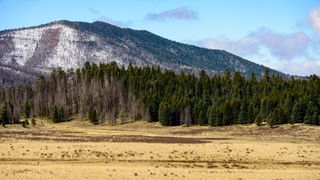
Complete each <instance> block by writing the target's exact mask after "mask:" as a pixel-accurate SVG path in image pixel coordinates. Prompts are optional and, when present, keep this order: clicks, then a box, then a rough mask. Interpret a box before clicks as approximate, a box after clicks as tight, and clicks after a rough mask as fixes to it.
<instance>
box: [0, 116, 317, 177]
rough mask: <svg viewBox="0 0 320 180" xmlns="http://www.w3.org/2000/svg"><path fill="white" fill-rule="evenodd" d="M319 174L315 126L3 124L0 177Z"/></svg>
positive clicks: (1, 131) (0, 143) (0, 138)
mask: <svg viewBox="0 0 320 180" xmlns="http://www.w3.org/2000/svg"><path fill="white" fill-rule="evenodd" d="M66 178H67V179H320V127H319V126H318V127H317V126H307V125H302V124H296V125H294V126H292V125H281V126H278V127H275V128H272V129H271V128H270V127H267V126H262V127H256V126H255V125H247V126H244V125H234V126H226V127H202V126H192V127H184V126H176V127H162V126H161V125H159V124H157V123H146V122H142V121H139V122H134V123H128V124H123V125H116V126H107V125H96V126H94V125H90V124H89V123H86V122H77V121H71V122H66V123H59V124H48V123H42V124H41V123H38V124H37V125H36V126H35V127H33V126H31V125H30V126H29V128H22V127H21V126H19V125H8V126H7V127H6V128H3V127H1V128H0V179H10V180H11V179H66Z"/></svg>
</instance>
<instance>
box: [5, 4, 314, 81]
mask: <svg viewBox="0 0 320 180" xmlns="http://www.w3.org/2000/svg"><path fill="white" fill-rule="evenodd" d="M61 19H66V20H73V21H86V22H93V21H95V20H101V21H106V22H109V23H112V24H115V25H118V26H121V27H129V28H133V29H145V30H148V31H150V32H153V33H155V34H158V35H160V36H163V37H165V38H168V39H172V40H175V41H179V42H183V43H188V44H193V45H197V46H202V47H206V48H212V49H225V50H227V51H230V52H232V53H235V54H237V55H240V56H242V57H245V58H247V59H249V60H251V61H254V62H256V63H259V64H264V65H267V66H269V67H272V68H275V69H278V70H280V71H283V72H285V73H290V74H297V75H310V74H318V75H320V51H319V50H318V51H319V52H318V51H317V49H319V47H320V0H267V1H259V0H241V1H240V0H219V1H218V0H104V1H103V0H82V1H81V0H0V30H4V29H11V28H18V27H27V26H33V25H39V24H44V23H47V22H51V21H55V20H61Z"/></svg>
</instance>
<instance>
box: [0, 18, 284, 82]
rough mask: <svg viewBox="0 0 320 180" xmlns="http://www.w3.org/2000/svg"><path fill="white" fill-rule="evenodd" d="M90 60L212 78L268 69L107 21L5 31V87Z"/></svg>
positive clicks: (1, 41) (1, 60) (1, 53)
mask: <svg viewBox="0 0 320 180" xmlns="http://www.w3.org/2000/svg"><path fill="white" fill-rule="evenodd" d="M86 61H90V62H94V63H97V64H98V63H108V62H111V61H115V62H117V63H118V65H120V66H122V65H124V66H127V65H128V64H129V63H131V64H132V65H135V66H159V67H160V68H162V69H169V70H173V71H185V72H193V73H198V72H199V71H200V70H201V69H204V70H206V71H207V72H208V74H211V75H212V74H222V73H223V72H224V71H225V70H226V69H228V70H229V71H230V72H235V71H240V72H242V73H243V74H244V75H247V76H248V75H251V73H255V74H256V75H257V76H258V77H259V76H261V74H262V72H263V71H264V69H265V68H266V67H264V66H262V65H258V64H256V63H253V62H250V61H248V60H246V59H243V58H241V57H239V56H236V55H233V54H231V53H228V52H226V51H223V50H210V49H206V48H200V47H196V46H192V45H186V44H182V43H178V42H175V41H171V40H168V39H165V38H162V37H160V36H157V35H155V34H152V33H150V32H148V31H144V30H133V29H129V28H119V27H117V26H113V25H111V24H108V23H104V22H93V23H85V22H70V21H55V22H51V23H48V24H44V25H40V26H35V27H29V28H21V29H13V30H5V31H1V32H0V75H1V76H0V85H4V86H7V85H11V84H13V83H17V82H30V81H32V80H33V79H34V78H35V77H37V76H38V75H47V74H49V73H50V71H51V70H52V69H54V68H57V67H62V68H63V69H65V70H67V69H71V68H74V69H75V68H79V67H81V66H82V65H83V64H84V62H86ZM269 70H270V73H271V74H280V75H282V76H285V75H284V74H283V73H281V72H278V71H275V70H272V69H269Z"/></svg>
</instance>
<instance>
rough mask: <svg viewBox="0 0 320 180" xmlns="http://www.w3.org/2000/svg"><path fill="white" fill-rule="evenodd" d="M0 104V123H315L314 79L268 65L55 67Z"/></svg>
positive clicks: (319, 101) (7, 93) (319, 116)
mask: <svg viewBox="0 0 320 180" xmlns="http://www.w3.org/2000/svg"><path fill="white" fill-rule="evenodd" d="M0 104H1V107H0V120H1V123H2V124H3V125H4V124H6V123H18V122H19V121H20V119H23V118H32V117H44V118H50V119H52V121H53V122H55V123H58V122H63V121H69V120H72V119H74V118H78V119H83V120H90V121H91V122H92V123H94V124H99V123H104V122H107V123H110V124H115V123H118V122H127V121H131V120H146V121H150V122H155V121H159V122H160V123H161V124H162V125H166V126H174V125H182V124H185V125H192V124H199V125H211V126H223V125H232V124H252V123H255V124H257V125H263V124H268V125H270V126H271V127H272V126H274V125H277V124H286V123H291V124H292V123H305V124H314V125H320V78H319V77H317V76H315V75H312V76H310V77H308V78H307V79H293V78H291V79H283V78H282V77H281V76H275V75H272V76H271V75H269V73H268V70H266V71H265V72H264V74H263V78H262V79H257V78H256V77H255V75H254V74H252V76H251V78H244V77H243V76H242V75H241V74H240V73H239V72H235V73H233V74H231V73H229V72H228V71H226V72H225V73H224V75H223V76H214V77H209V76H208V75H207V74H206V73H205V71H202V72H201V73H200V74H199V76H195V75H193V74H184V73H180V74H175V73H174V72H172V71H164V70H160V68H151V67H143V68H139V67H133V66H131V65H129V66H128V67H127V68H124V67H118V66H117V64H116V63H110V64H100V65H96V64H91V63H89V62H87V63H85V65H84V67H83V68H82V69H77V70H75V71H74V70H69V71H67V72H65V71H63V70H62V69H61V68H59V69H56V70H54V71H53V72H52V73H51V75H50V76H49V77H47V78H45V77H39V78H38V79H37V80H36V81H35V83H34V84H32V85H30V84H25V85H19V86H13V87H10V88H5V89H0Z"/></svg>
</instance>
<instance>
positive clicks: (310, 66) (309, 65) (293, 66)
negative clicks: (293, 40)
mask: <svg viewBox="0 0 320 180" xmlns="http://www.w3.org/2000/svg"><path fill="white" fill-rule="evenodd" d="M282 70H283V71H286V72H288V73H290V74H299V75H303V76H309V75H311V74H316V75H320V60H308V61H303V62H296V63H286V64H284V66H283V68H282Z"/></svg>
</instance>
